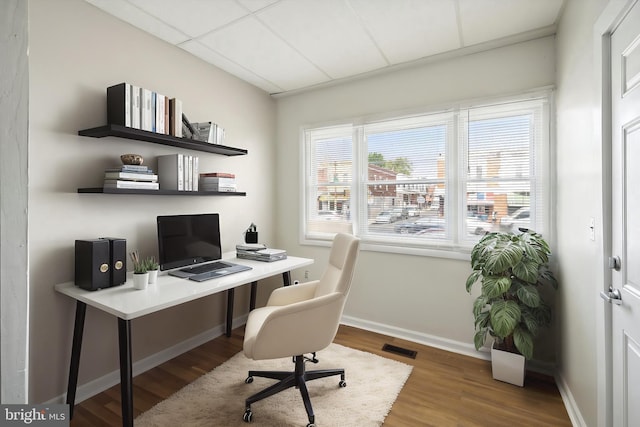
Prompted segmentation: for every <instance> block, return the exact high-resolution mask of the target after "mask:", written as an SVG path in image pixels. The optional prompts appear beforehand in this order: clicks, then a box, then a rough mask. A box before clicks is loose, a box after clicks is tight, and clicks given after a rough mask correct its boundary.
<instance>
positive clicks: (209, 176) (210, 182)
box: [200, 172, 238, 192]
mask: <svg viewBox="0 0 640 427" xmlns="http://www.w3.org/2000/svg"><path fill="white" fill-rule="evenodd" d="M200 189H201V190H202V191H229V192H235V191H238V187H237V185H236V176H235V175H234V174H232V173H226V172H210V173H201V174H200Z"/></svg>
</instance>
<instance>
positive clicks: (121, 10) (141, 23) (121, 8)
mask: <svg viewBox="0 0 640 427" xmlns="http://www.w3.org/2000/svg"><path fill="white" fill-rule="evenodd" d="M87 2H88V3H91V4H92V5H94V6H96V7H98V8H100V9H102V10H104V11H105V12H107V13H109V14H111V15H113V16H115V17H116V18H119V19H121V20H122V21H125V22H128V23H129V24H131V25H133V26H134V27H137V28H139V29H141V30H142V31H146V32H147V33H149V34H153V35H154V36H156V37H158V38H160V39H162V40H164V41H166V42H168V43H171V44H177V43H182V42H183V41H185V40H188V39H189V37H188V36H187V35H186V34H184V33H182V32H181V31H178V30H177V29H175V28H174V27H171V26H169V25H167V24H166V23H164V22H162V21H160V20H159V19H158V18H156V17H155V16H151V15H149V14H148V13H146V12H144V11H143V10H141V9H139V8H138V7H136V6H134V5H133V4H131V3H129V2H127V1H125V0H87Z"/></svg>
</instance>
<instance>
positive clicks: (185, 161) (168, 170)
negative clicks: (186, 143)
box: [158, 153, 200, 191]
mask: <svg viewBox="0 0 640 427" xmlns="http://www.w3.org/2000/svg"><path fill="white" fill-rule="evenodd" d="M199 162H200V160H199V158H198V156H190V155H186V154H179V153H178V154H168V155H164V156H158V181H159V183H160V188H161V189H163V190H178V191H198V189H199V182H198V170H199Z"/></svg>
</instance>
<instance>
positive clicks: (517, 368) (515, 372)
mask: <svg viewBox="0 0 640 427" xmlns="http://www.w3.org/2000/svg"><path fill="white" fill-rule="evenodd" d="M494 347H495V343H494V344H493V347H491V372H492V373H493V378H494V379H496V380H498V381H504V382H506V383H509V384H513V385H517V386H520V387H522V386H523V385H524V376H525V373H526V371H525V361H526V359H525V358H524V356H523V355H521V354H515V353H509V352H508V351H502V350H498V349H496V348H494Z"/></svg>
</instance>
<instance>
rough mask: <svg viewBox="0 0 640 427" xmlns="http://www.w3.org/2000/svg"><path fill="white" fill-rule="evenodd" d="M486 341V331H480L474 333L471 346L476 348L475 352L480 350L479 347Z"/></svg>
mask: <svg viewBox="0 0 640 427" xmlns="http://www.w3.org/2000/svg"><path fill="white" fill-rule="evenodd" d="M486 339H487V329H486V328H485V329H481V330H479V331H477V332H476V333H475V335H474V336H473V344H474V345H475V346H476V350H480V347H482V346H483V345H484V342H485V340H486Z"/></svg>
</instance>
